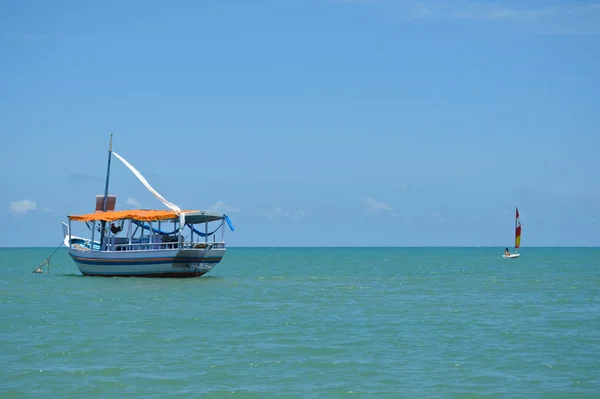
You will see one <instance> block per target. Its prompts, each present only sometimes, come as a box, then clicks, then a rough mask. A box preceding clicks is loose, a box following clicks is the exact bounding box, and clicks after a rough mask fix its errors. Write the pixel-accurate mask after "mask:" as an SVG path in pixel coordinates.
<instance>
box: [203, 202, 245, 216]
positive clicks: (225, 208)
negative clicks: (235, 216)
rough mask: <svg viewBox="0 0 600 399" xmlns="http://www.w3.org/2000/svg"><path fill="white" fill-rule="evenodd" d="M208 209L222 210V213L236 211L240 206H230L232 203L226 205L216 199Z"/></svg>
mask: <svg viewBox="0 0 600 399" xmlns="http://www.w3.org/2000/svg"><path fill="white" fill-rule="evenodd" d="M209 209H212V210H213V211H217V212H224V213H228V212H231V213H237V212H239V211H240V208H238V207H237V206H232V205H228V204H226V203H224V202H223V201H217V202H215V203H214V204H213V205H212V206H211V207H210V208H209Z"/></svg>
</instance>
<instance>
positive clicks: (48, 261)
mask: <svg viewBox="0 0 600 399" xmlns="http://www.w3.org/2000/svg"><path fill="white" fill-rule="evenodd" d="M63 244H64V241H61V242H60V245H59V246H58V247H56V248H55V249H54V251H53V252H52V253H51V254H50V256H48V257H47V258H46V259H44V261H43V262H42V263H40V265H39V266H38V267H37V269H35V270H34V271H32V273H42V272H43V270H42V266H44V265H48V271H47V273H50V258H51V257H52V255H54V254H55V253H56V251H58V249H59V248H60V247H62V245H63Z"/></svg>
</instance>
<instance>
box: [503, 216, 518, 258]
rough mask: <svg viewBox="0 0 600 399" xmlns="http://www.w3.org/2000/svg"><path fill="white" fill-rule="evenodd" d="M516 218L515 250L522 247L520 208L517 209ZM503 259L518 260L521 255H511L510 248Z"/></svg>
mask: <svg viewBox="0 0 600 399" xmlns="http://www.w3.org/2000/svg"><path fill="white" fill-rule="evenodd" d="M516 210H517V212H516V216H515V250H517V249H518V248H519V247H520V246H521V219H520V218H519V208H518V207H517V208H516ZM504 252H505V253H504V255H503V256H502V257H503V258H518V257H519V256H521V255H520V254H511V253H509V252H508V248H507V249H506V250H505V251H504Z"/></svg>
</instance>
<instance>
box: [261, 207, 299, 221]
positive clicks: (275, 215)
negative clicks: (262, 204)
mask: <svg viewBox="0 0 600 399" xmlns="http://www.w3.org/2000/svg"><path fill="white" fill-rule="evenodd" d="M257 214H258V215H260V216H264V217H267V218H268V219H271V220H272V219H279V218H288V219H292V220H300V219H302V218H304V217H305V216H307V215H308V213H307V212H306V211H304V210H302V209H296V210H294V211H290V210H287V209H285V208H283V207H281V206H276V207H274V208H273V209H271V210H270V211H267V212H257Z"/></svg>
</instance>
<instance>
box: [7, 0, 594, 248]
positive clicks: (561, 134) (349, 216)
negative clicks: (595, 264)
mask: <svg viewBox="0 0 600 399" xmlns="http://www.w3.org/2000/svg"><path fill="white" fill-rule="evenodd" d="M0 54H2V62H0V132H1V134H2V141H3V146H2V156H1V157H0V167H1V170H2V173H1V175H0V179H1V180H0V185H1V187H2V190H0V203H1V204H3V206H2V208H0V220H1V223H2V225H3V226H4V229H3V230H2V231H0V240H1V242H2V244H3V246H53V245H57V244H58V243H60V241H61V238H62V237H61V229H60V222H61V221H64V220H66V215H68V214H74V213H83V212H88V211H93V207H94V196H95V195H96V194H102V193H103V190H104V174H105V170H106V157H107V149H108V148H107V147H108V139H109V134H110V132H113V133H114V149H115V151H117V152H118V153H119V154H120V155H122V156H123V157H125V158H126V159H127V160H128V161H129V162H131V163H132V164H133V165H134V166H135V167H137V168H138V169H139V170H140V171H141V172H142V173H143V174H144V176H146V177H147V178H148V180H149V181H150V183H151V184H152V185H153V186H154V187H155V188H156V189H157V190H158V191H159V192H160V193H161V194H162V195H163V196H165V197H166V198H167V199H168V200H169V201H171V202H174V203H176V204H178V205H179V206H180V207H182V208H192V209H197V208H201V209H218V210H224V211H226V212H228V213H229V214H230V216H231V218H232V220H233V223H234V225H235V227H236V231H235V232H234V233H228V234H227V241H228V242H229V244H230V245H232V246H298V245H300V246H346V245H390V246H412V245H431V246H437V245H461V246H471V245H473V246H487V245H491V246H500V247H505V246H510V245H512V243H513V235H514V232H513V228H514V216H513V215H514V207H515V206H518V207H519V210H520V213H521V221H522V225H523V237H522V246H524V247H526V246H543V245H549V246H552V245H582V246H587V245H600V181H599V179H598V171H599V170H600V156H599V155H598V151H599V148H600V132H599V128H600V112H599V109H600V94H599V93H600V72H599V71H600V2H592V1H560V0H558V1H553V2H548V1H494V2H489V1H462V0H457V1H441V0H432V1H410V0H405V1H404V0H371V1H369V0H354V1H352V0H329V1H327V0H301V1H297V0H286V1H253V2H250V1H183V0H179V1H172V2H164V1H134V0H131V1H113V0H108V1H103V2H91V1H61V0H57V1H53V2H49V1H26V0H19V1H16V0H4V1H3V2H2V7H0ZM110 192H111V194H116V195H117V196H118V198H117V207H118V208H134V207H136V206H141V207H143V208H162V204H160V203H159V202H158V201H157V200H156V199H155V198H154V197H153V196H152V195H151V194H150V193H149V192H148V191H147V190H146V189H145V188H144V187H143V186H142V184H141V183H139V182H138V181H137V180H136V178H135V177H134V176H133V175H132V174H131V173H130V172H129V171H128V170H127V169H126V168H125V166H124V165H122V164H121V163H120V162H119V161H118V160H116V159H115V158H113V167H112V175H111V188H110Z"/></svg>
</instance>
